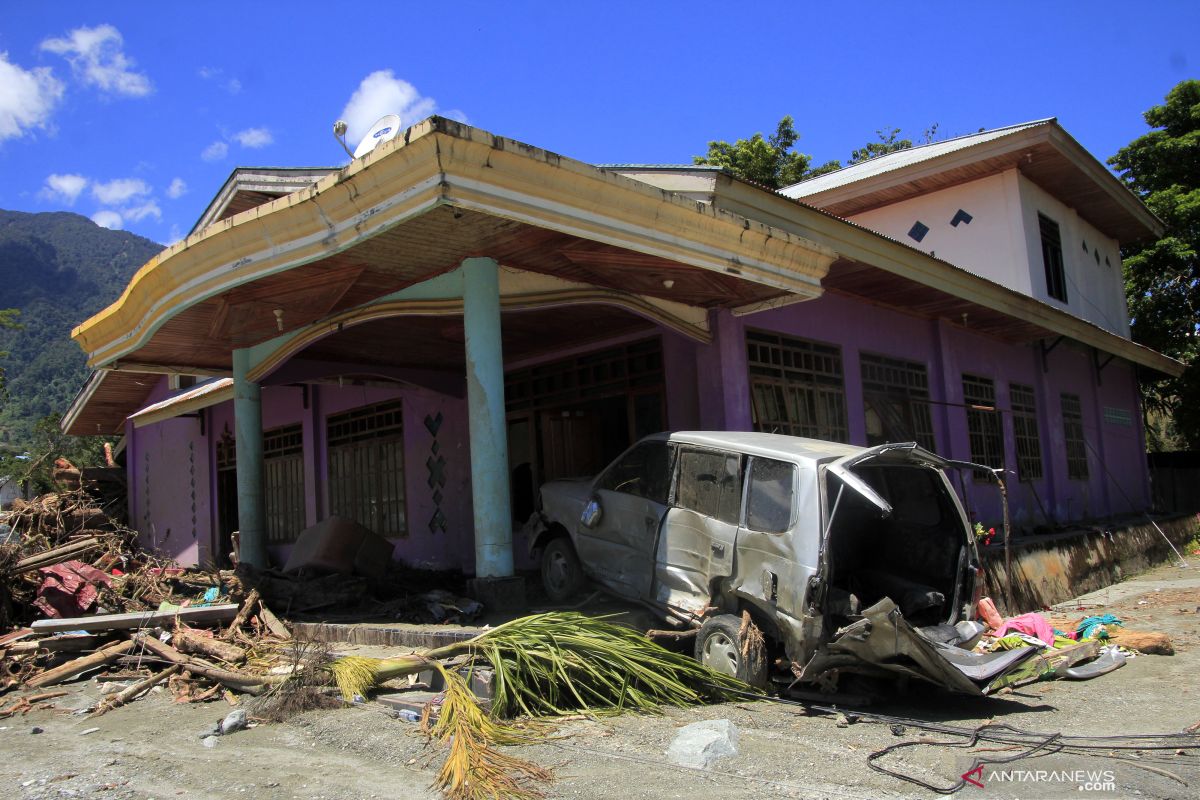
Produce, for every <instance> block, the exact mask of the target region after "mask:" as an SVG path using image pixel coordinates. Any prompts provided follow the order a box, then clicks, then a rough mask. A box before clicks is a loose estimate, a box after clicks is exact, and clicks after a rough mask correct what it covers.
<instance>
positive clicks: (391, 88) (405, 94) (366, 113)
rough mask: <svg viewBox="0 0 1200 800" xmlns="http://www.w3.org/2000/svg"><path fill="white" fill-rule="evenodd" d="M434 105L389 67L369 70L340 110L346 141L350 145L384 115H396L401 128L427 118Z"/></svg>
mask: <svg viewBox="0 0 1200 800" xmlns="http://www.w3.org/2000/svg"><path fill="white" fill-rule="evenodd" d="M436 108H437V103H436V102H435V101H434V100H433V98H431V97H422V96H421V93H420V92H418V91H417V90H416V88H415V87H414V86H413V85H412V84H411V83H409V82H408V81H404V80H401V79H399V78H397V77H396V76H395V74H394V73H393V72H392V71H391V70H390V69H381V70H379V71H377V72H372V73H371V74H370V75H368V76H367V77H365V78H363V80H362V83H360V84H359V85H358V88H357V89H356V90H355V91H354V94H352V95H350V101H349V102H348V103H346V107H345V108H344V109H343V110H342V119H344V120H346V125H347V132H346V140H347V141H348V142H350V146H351V147H353V146H354V144H355V143H356V142H358V140H359V139H361V138H362V137H363V135H364V134H366V132H367V131H368V130H370V128H371V123H373V122H375V120H377V119H379V118H380V117H382V116H383V115H384V114H399V115H400V124H401V125H403V126H404V127H408V126H409V125H412V124H413V123H414V122H419V121H421V120H422V119H424V118H425V117H428V116H429V115H430V114H432V113H433V112H434V110H435V109H436Z"/></svg>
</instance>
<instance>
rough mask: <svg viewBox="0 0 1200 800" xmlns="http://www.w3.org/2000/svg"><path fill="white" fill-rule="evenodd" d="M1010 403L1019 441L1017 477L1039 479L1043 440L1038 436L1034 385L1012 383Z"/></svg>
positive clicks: (1009, 393) (1009, 391)
mask: <svg viewBox="0 0 1200 800" xmlns="http://www.w3.org/2000/svg"><path fill="white" fill-rule="evenodd" d="M1008 403H1009V405H1010V406H1011V407H1012V419H1013V438H1014V439H1015V440H1016V443H1017V479H1018V480H1022V481H1032V480H1037V479H1038V478H1040V477H1042V441H1041V439H1040V438H1039V437H1038V420H1037V401H1036V400H1035V398H1034V394H1033V387H1032V386H1025V385H1023V384H1020V383H1010V384H1009V385H1008Z"/></svg>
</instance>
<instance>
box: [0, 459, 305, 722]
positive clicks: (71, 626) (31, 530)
mask: <svg viewBox="0 0 1200 800" xmlns="http://www.w3.org/2000/svg"><path fill="white" fill-rule="evenodd" d="M54 476H55V479H56V480H57V481H58V484H59V489H60V491H58V492H54V493H50V494H44V495H42V496H40V497H36V498H34V499H32V500H28V501H24V500H17V501H15V502H14V503H13V507H12V510H11V511H10V512H8V513H7V514H6V515H5V519H4V526H5V528H4V535H3V537H2V539H0V542H2V543H0V693H3V692H7V691H9V690H10V689H13V688H16V687H24V688H27V689H41V688H44V687H50V686H54V685H56V684H59V683H63V682H65V681H67V680H71V679H73V678H76V677H79V676H81V675H95V674H98V673H99V674H100V677H102V678H104V681H105V683H104V685H105V687H106V688H107V687H110V686H111V687H114V688H113V690H112V691H111V692H110V693H108V694H106V695H105V699H104V700H103V702H101V703H100V704H99V705H98V706H97V707H96V709H95V710H94V711H95V713H103V712H104V711H106V710H108V709H110V708H115V707H116V706H119V705H124V704H125V703H127V702H130V701H131V700H133V699H135V698H137V697H139V696H141V695H142V694H144V693H145V692H147V691H149V690H150V689H152V688H153V687H155V686H157V685H159V684H165V685H166V686H167V687H168V688H169V689H170V690H171V692H172V693H173V695H174V696H175V697H176V698H177V699H179V700H187V701H195V700H206V699H212V698H217V697H222V696H224V697H226V699H232V698H233V695H234V693H247V692H249V693H257V692H261V691H262V690H263V689H264V687H267V686H269V685H271V684H272V682H273V679H272V677H271V676H270V675H269V671H270V669H271V667H273V666H277V665H278V664H279V663H280V662H282V661H283V660H285V658H286V656H285V651H286V649H287V648H286V647H285V646H281V645H284V644H285V643H287V642H288V640H290V639H291V634H290V632H289V631H288V629H287V627H286V626H285V625H284V624H283V623H282V622H280V621H279V619H278V618H276V617H275V615H274V614H272V613H271V610H270V609H269V608H268V607H267V606H266V604H265V603H263V601H262V599H261V598H260V595H259V593H258V592H257V591H254V590H249V591H247V589H246V588H245V586H244V584H243V582H242V580H241V579H240V578H239V577H238V575H237V574H236V573H235V572H233V571H231V570H211V571H204V570H198V569H184V568H182V567H179V566H178V565H177V564H175V563H174V562H172V561H168V560H164V559H161V558H158V557H156V556H153V555H151V554H149V553H147V552H145V551H144V550H142V549H140V548H139V547H138V546H137V542H136V533H135V532H134V531H131V530H129V529H128V528H126V527H125V526H124V525H122V524H121V522H120V521H119V519H117V518H114V517H113V516H112V515H110V514H109V513H106V511H105V507H104V506H102V505H101V503H102V502H104V497H103V494H101V496H100V498H97V497H96V496H94V495H93V494H92V493H91V492H89V491H88V490H87V489H88V485H89V483H90V482H89V481H87V480H82V479H81V477H80V471H79V470H77V469H75V468H74V467H73V466H72V465H70V463H69V462H65V461H63V460H60V461H59V462H56V464H55V470H54ZM10 628H15V630H10ZM274 682H278V679H274ZM56 696H58V694H57V693H54V692H49V693H43V694H40V695H33V696H26V697H24V698H22V699H21V700H20V701H17V703H16V704H13V705H10V706H8V707H6V708H4V709H2V710H0V716H2V715H11V714H14V713H20V712H23V711H26V710H28V708H30V707H31V705H32V704H33V703H41V702H46V701H48V700H51V699H53V697H56Z"/></svg>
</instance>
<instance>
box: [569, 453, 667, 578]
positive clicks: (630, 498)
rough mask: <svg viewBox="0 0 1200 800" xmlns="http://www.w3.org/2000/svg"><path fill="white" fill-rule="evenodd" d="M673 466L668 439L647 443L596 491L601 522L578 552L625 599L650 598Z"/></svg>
mask: <svg viewBox="0 0 1200 800" xmlns="http://www.w3.org/2000/svg"><path fill="white" fill-rule="evenodd" d="M671 462H672V448H671V447H670V446H669V445H668V443H667V442H666V441H665V440H650V441H644V442H641V443H640V444H637V445H635V446H634V447H632V448H630V449H629V450H627V451H625V453H624V454H623V455H621V456H620V457H619V458H618V459H617V460H616V461H614V462H613V463H612V464H611V465H609V467H608V469H606V470H605V471H604V472H603V473H601V475H600V477H599V478H597V479H596V483H595V485H594V486H593V493H594V499H593V502H594V503H595V504H596V505H597V506H598V510H599V514H598V518H596V519H595V520H594V521H593V525H592V527H590V528H589V527H587V526H586V525H581V526H580V528H579V537H578V539H577V541H576V543H575V545H576V549H577V550H578V552H579V557H580V560H582V561H583V563H584V564H587V565H588V571H589V573H590V574H591V575H592V576H593V577H594V578H595V579H596V580H597V581H599V582H600V583H602V584H604V585H605V586H607V587H609V588H611V589H613V590H614V591H616V592H618V593H619V594H621V595H623V596H625V597H629V598H635V599H644V598H647V597H649V595H650V585H651V582H652V579H653V576H654V548H655V544H656V542H657V541H658V529H659V525H660V524H661V523H662V519H663V515H664V514H665V513H666V510H667V495H668V493H669V491H670V488H671V466H672V463H671Z"/></svg>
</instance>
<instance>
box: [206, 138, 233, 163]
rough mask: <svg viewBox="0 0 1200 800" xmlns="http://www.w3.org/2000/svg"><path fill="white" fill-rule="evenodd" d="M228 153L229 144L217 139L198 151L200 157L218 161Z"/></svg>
mask: <svg viewBox="0 0 1200 800" xmlns="http://www.w3.org/2000/svg"><path fill="white" fill-rule="evenodd" d="M228 153H229V145H227V144H225V143H224V142H221V141H217V142H213V143H212V144H210V145H209V146H208V147H206V148H204V150H203V151H201V153H200V157H201V158H203V159H204V160H205V161H220V160H221V159H223V158H224V157H225V156H226V155H228Z"/></svg>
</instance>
